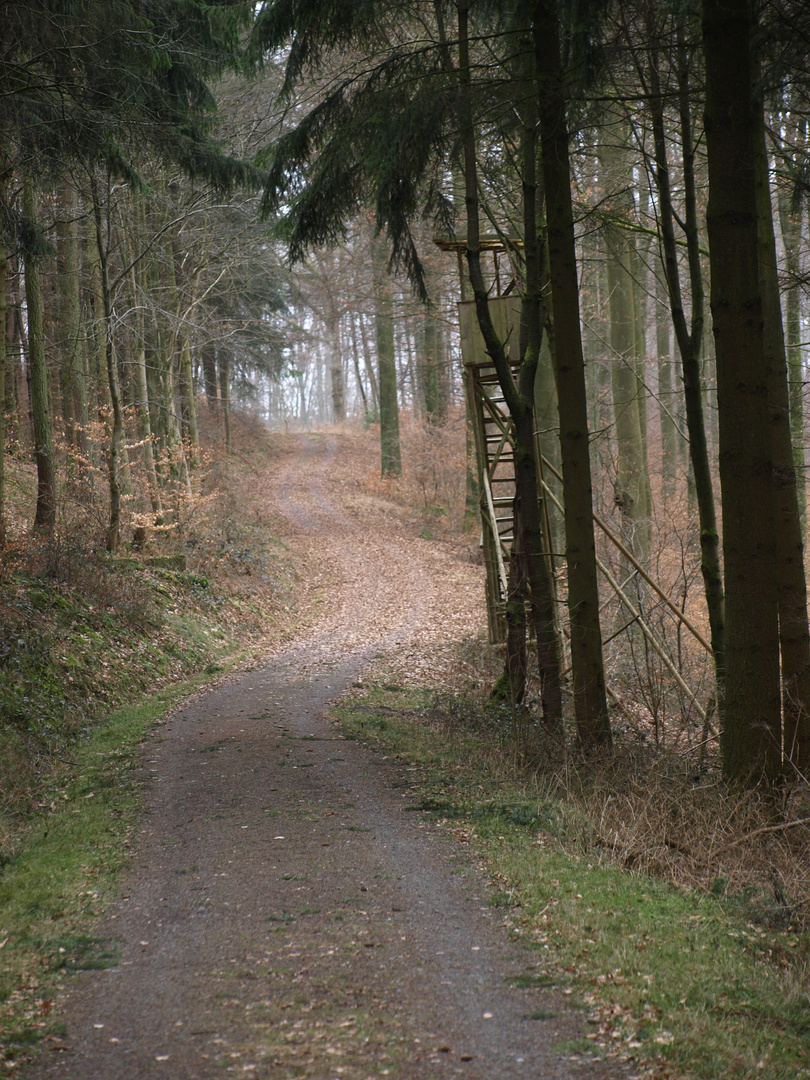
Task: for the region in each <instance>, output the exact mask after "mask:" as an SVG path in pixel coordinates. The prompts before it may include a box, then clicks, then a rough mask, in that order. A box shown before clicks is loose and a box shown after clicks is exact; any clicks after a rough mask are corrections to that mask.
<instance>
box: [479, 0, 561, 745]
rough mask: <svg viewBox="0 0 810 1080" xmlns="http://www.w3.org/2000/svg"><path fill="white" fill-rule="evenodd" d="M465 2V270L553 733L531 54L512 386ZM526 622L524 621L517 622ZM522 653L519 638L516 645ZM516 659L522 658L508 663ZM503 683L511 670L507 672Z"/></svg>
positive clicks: (555, 679)
mask: <svg viewBox="0 0 810 1080" xmlns="http://www.w3.org/2000/svg"><path fill="white" fill-rule="evenodd" d="M468 10H469V4H468V3H466V2H462V3H460V4H459V6H458V19H459V83H460V85H459V96H458V110H459V128H460V130H461V139H462V146H463V152H464V180H465V189H466V197H465V203H466V207H467V266H468V268H469V274H470V284H471V286H472V290H473V296H474V298H475V309H476V314H477V316H478V325H479V328H480V330H481V334H482V336H483V339H484V343H485V345H486V349H487V353H488V355H489V357H490V359H491V360H492V363H493V365H494V367H495V371H496V372H497V376H498V383H499V385H500V388H501V391H502V393H503V396H504V399H505V401H506V404H507V406H508V408H509V412H510V414H511V416H512V423H513V425H514V456H515V510H514V521H515V540H514V542H513V557H515V558H518V559H520V560H522V561H524V563H525V572H526V578H527V582H528V585H529V589H530V592H531V596H530V603H531V612H532V622H533V624H534V628H535V633H536V637H537V660H538V672H539V677H540V697H541V703H542V708H543V718H544V720H545V722H546V724H547V725H548V727H549V728H550V729H552V730H559V729H560V728H561V726H562V690H561V682H560V650H559V642H558V639H557V627H556V611H555V605H554V594H553V589H552V586H551V579H550V574H549V565H548V562H547V556H546V553H545V552H544V550H543V531H542V521H541V511H540V505H541V499H542V497H543V495H542V491H541V488H540V485H539V483H538V478H537V458H536V452H535V441H534V428H535V425H534V384H535V376H536V373H537V364H538V361H539V359H540V349H541V345H542V335H543V322H544V314H545V312H544V311H543V308H542V304H541V285H542V282H543V276H544V275H543V270H542V262H541V251H540V244H539V241H538V236H537V219H538V212H539V210H540V207H541V205H542V198H541V197H540V193H539V191H538V186H539V185H538V179H537V174H536V169H537V111H536V81H535V56H534V49H533V47H532V42H531V40H529V41H527V42H524V43H523V44H524V48H523V61H524V64H525V69H526V70H525V72H524V82H523V86H522V94H521V109H520V112H521V114H522V115H521V120H522V124H521V173H522V177H521V179H522V189H523V232H524V236H523V242H524V253H525V261H526V292H525V295H524V299H523V305H522V315H521V323H522V329H521V345H522V349H521V352H522V355H521V362H520V373H519V376H518V383H517V385H515V381H514V378H513V376H512V371H511V367H510V364H509V360H508V357H507V355H506V351H505V349H504V346H503V343H502V342H501V341H500V339H499V338H498V335H497V333H496V331H495V327H494V325H493V322H492V315H491V313H490V310H489V300H488V296H487V287H486V284H485V282H484V277H483V274H482V271H481V249H480V225H479V209H478V168H477V161H476V146H475V130H474V126H473V115H472V100H471V72H470V58H469V40H468V33H469V31H468ZM512 576H513V578H514V582H515V587H516V588H517V587H518V586H519V585H520V583H521V578H522V570H521V571H519V572H515V574H514V575H511V572H510V577H512ZM518 600H519V601H520V605H521V608H522V605H523V603H524V601H523V597H522V595H521V596H519V597H518V595H517V594H515V595H514V596H513V593H512V589H511V588H510V595H509V598H508V605H507V619H508V620H509V619H510V618H511V619H513V620H514V619H518V620H519V619H520V618H521V613H520V612H517V611H513V610H511V609H512V607H513V605H514V604H515V603H516V602H517V601H518ZM522 617H523V618H525V616H522ZM517 645H518V647H519V639H518V640H517ZM512 659H513V660H516V661H519V659H520V653H519V652H516V653H515V655H514V656H513V657H512ZM507 666H508V669H509V668H511V667H512V665H511V664H508V665H507ZM507 677H508V678H510V679H511V678H512V677H513V676H512V672H511V671H510V670H507Z"/></svg>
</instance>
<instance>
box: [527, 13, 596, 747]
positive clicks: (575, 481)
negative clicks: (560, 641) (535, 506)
mask: <svg viewBox="0 0 810 1080" xmlns="http://www.w3.org/2000/svg"><path fill="white" fill-rule="evenodd" d="M534 19H535V23H534V31H535V49H536V52H537V70H538V72H539V73H541V79H540V81H541V85H540V93H539V104H540V131H541V142H542V158H543V175H544V178H545V191H546V218H547V224H548V248H549V278H550V282H551V301H552V309H553V324H554V342H553V350H554V361H555V369H556V374H557V394H558V397H559V410H560V445H561V452H562V472H563V490H564V492H565V544H566V558H567V563H568V610H569V618H570V632H571V663H572V678H573V694H574V712H575V716H576V724H577V736H578V739H579V742H580V744H581V745H582V746H583V747H584V748H586V749H591V748H594V747H596V746H600V745H603V746H610V745H611V742H612V738H611V732H610V720H609V717H608V710H607V699H606V693H605V673H604V668H603V662H602V632H601V629H600V625H599V588H598V583H597V578H596V545H595V542H594V534H593V495H592V491H591V464H590V453H589V448H588V398H587V390H586V386H585V363H584V357H583V352H582V337H581V333H580V319H579V283H578V281H577V263H576V249H575V238H574V215H573V207H572V203H571V168H570V162H569V156H568V130H567V124H566V103H565V97H564V86H565V79H564V75H563V71H562V63H561V58H560V40H559V31H558V28H557V10H556V4H555V3H554V2H553V0H538V2H537V3H536V4H535V8H534Z"/></svg>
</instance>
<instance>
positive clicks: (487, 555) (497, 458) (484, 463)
mask: <svg viewBox="0 0 810 1080" xmlns="http://www.w3.org/2000/svg"><path fill="white" fill-rule="evenodd" d="M464 373H465V379H466V385H467V394H468V401H469V403H470V414H471V418H472V427H473V434H474V437H475V449H476V459H477V461H478V484H479V495H480V507H481V522H482V546H483V549H484V563H485V566H486V571H487V581H486V595H487V614H488V622H489V640H490V642H492V643H493V644H498V643H500V642H503V641H505V640H506V617H505V616H506V593H507V576H508V567H509V557H510V555H511V551H512V543H513V541H514V536H515V519H514V508H513V504H514V496H515V447H514V424H513V422H512V417H511V416H510V414H509V409H508V407H507V405H506V402H505V401H504V397H503V393H502V391H501V388H500V386H499V384H498V377H497V375H496V373H495V367H494V365H493V364H492V362H491V361H490V360H489V359H487V360H485V361H473V362H470V363H467V364H465V365H464Z"/></svg>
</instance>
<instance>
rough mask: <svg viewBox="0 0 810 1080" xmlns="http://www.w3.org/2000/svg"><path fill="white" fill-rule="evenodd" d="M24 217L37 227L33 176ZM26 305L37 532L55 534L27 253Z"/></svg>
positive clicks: (39, 323) (35, 298)
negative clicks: (35, 476) (35, 473)
mask: <svg viewBox="0 0 810 1080" xmlns="http://www.w3.org/2000/svg"><path fill="white" fill-rule="evenodd" d="M23 214H24V215H25V218H26V219H27V222H28V224H29V228H30V229H32V230H33V229H36V227H37V198H36V192H35V190H34V184H33V182H32V180H31V179H30V177H28V176H26V177H24V179H23ZM25 302H26V307H27V309H28V369H29V372H30V375H31V420H32V426H33V430H34V457H35V460H36V465H37V508H36V513H35V515H34V532H38V533H44V534H45V535H46V536H51V535H53V531H54V527H55V525H56V467H55V463H54V457H53V436H52V433H51V406H50V400H49V395H48V371H47V365H46V360H45V335H44V329H43V306H42V284H41V281H40V275H39V258H38V257H37V256H36V254H35V253H34V252H32V251H31V250H28V251H26V253H25Z"/></svg>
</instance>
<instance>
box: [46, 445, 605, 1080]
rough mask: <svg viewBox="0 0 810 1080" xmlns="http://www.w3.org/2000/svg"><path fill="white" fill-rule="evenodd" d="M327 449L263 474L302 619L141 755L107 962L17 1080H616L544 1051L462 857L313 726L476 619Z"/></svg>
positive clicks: (367, 761) (361, 755) (552, 1019)
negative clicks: (296, 632)
mask: <svg viewBox="0 0 810 1080" xmlns="http://www.w3.org/2000/svg"><path fill="white" fill-rule="evenodd" d="M340 450H341V440H340V438H339V437H336V436H323V437H302V438H300V439H299V440H298V441H297V453H296V454H295V455H290V456H289V457H288V458H286V459H285V460H284V463H283V465H282V467H281V469H280V470H279V471H277V473H276V474H275V475H274V476H272V477H270V478H268V479H267V480H266V483H267V490H266V497H267V498H268V499H271V498H273V499H275V500H276V503H277V507H276V510H277V513H278V514H279V515H280V516H281V517H283V518H284V520H285V521H286V525H285V529H286V531H287V535H288V537H289V539H290V542H291V543H294V544H296V545H298V546H299V547H300V548H301V549H303V550H305V551H306V552H307V553H308V555H307V559H308V561H309V565H310V568H311V571H312V575H311V577H312V579H313V580H315V584H316V588H318V589H320V591H321V593H322V601H323V602H322V604H321V609H322V610H321V611H320V614H319V615H318V616H317V617H316V619H315V621H314V624H312V625H311V626H310V628H309V630H307V632H306V633H305V634H304V635H303V636H301V637H299V638H298V639H296V640H295V641H293V642H292V643H291V644H289V645H287V646H285V647H284V648H283V649H281V650H280V651H278V652H277V653H276V654H275V655H274V656H272V657H270V658H268V659H267V660H266V662H264V663H262V664H261V665H260V666H259V667H257V668H256V669H254V670H252V671H249V672H247V673H244V674H242V675H239V676H237V677H232V678H229V679H228V680H226V681H225V682H224V683H223V684H222V685H220V686H219V687H218V688H216V689H214V690H212V691H210V692H209V693H206V694H204V695H201V696H200V697H198V698H197V699H195V700H194V701H193V702H191V703H189V704H188V705H187V706H186V707H185V708H183V709H181V710H179V711H177V712H175V713H174V714H173V715H171V716H170V717H169V718H168V719H167V721H166V722H165V724H164V725H163V726H162V727H161V728H160V731H159V734H158V736H156V737H155V739H154V740H152V741H151V742H150V743H149V745H148V747H147V761H146V763H145V766H144V769H145V778H146V791H147V796H146V814H145V823H144V827H143V830H142V835H141V838H140V841H139V846H138V850H137V856H136V858H135V860H134V864H133V867H132V870H131V872H130V874H129V876H128V880H127V881H126V882H125V889H124V892H123V895H122V898H121V900H120V901H119V902H118V903H117V904H116V905H115V906H114V908H113V910H112V911H111V912H110V913H109V915H108V916H107V918H106V919H105V922H104V925H103V926H102V928H101V933H102V934H104V935H106V936H107V937H109V938H111V939H114V940H115V941H116V942H117V944H118V950H119V963H118V965H117V966H115V967H113V968H110V969H108V970H105V971H99V972H94V973H87V974H85V975H82V976H80V977H78V978H77V980H76V982H75V984H74V986H73V987H72V989H71V992H70V993H69V994H68V996H67V998H66V1001H65V1002H64V1003H63V1006H62V1018H63V1019H64V1021H65V1023H66V1026H67V1035H66V1037H65V1038H61V1039H59V1040H52V1042H51V1044H50V1048H49V1049H48V1050H46V1051H44V1052H43V1053H42V1055H41V1056H40V1058H39V1061H38V1062H37V1064H36V1066H35V1067H34V1068H33V1069H32V1070H31V1071H29V1072H28V1073H27V1075H28V1077H29V1080H38V1078H46V1077H49V1078H50V1077H60V1078H65V1080H117V1078H123V1080H141V1078H143V1080H147V1078H149V1080H152V1078H158V1077H159V1078H166V1080H194V1078H198V1080H208V1078H211V1077H219V1076H222V1075H245V1076H253V1077H258V1078H266V1080H282V1078H288V1077H309V1078H312V1080H371V1078H374V1080H377V1078H382V1077H386V1076H390V1077H395V1078H401V1080H411V1078H413V1080H421V1078H423V1077H425V1078H426V1077H456V1076H460V1077H465V1078H468V1080H511V1078H517V1077H522V1078H525V1077H531V1078H535V1077H536V1078H541V1077H542V1078H544V1080H554V1078H563V1077H591V1078H597V1077H599V1078H602V1077H609V1076H616V1075H618V1073H617V1072H616V1071H615V1070H614V1069H613V1068H612V1067H609V1066H607V1065H605V1064H601V1063H599V1062H595V1061H593V1060H591V1059H590V1058H588V1057H587V1055H585V1056H583V1055H578V1054H574V1053H572V1052H571V1051H570V1050H569V1051H567V1052H566V1051H565V1050H564V1049H561V1048H560V1047H561V1045H562V1044H564V1043H565V1042H566V1041H567V1040H570V1039H572V1038H575V1037H577V1036H579V1035H581V1034H582V1019H581V1016H580V1014H578V1013H575V1012H573V1011H572V1010H571V1009H569V1008H568V1007H567V1003H566V999H565V998H563V997H561V996H559V994H555V993H553V992H552V991H550V990H540V989H536V988H532V989H514V988H512V987H511V986H510V982H511V981H512V980H514V979H515V977H517V976H520V975H525V974H526V973H530V972H531V971H532V970H533V966H532V956H531V954H530V953H528V952H526V951H525V950H523V949H522V948H521V947H519V946H517V945H514V944H512V943H510V942H509V941H508V939H507V938H506V937H505V935H504V933H503V931H502V929H501V928H500V927H499V926H498V924H497V921H496V919H495V917H494V915H493V913H492V909H491V907H490V906H489V905H488V904H487V899H486V885H485V882H484V881H483V880H482V878H481V876H480V874H479V873H478V871H477V870H476V869H475V868H474V867H473V866H472V865H471V864H470V861H469V858H468V857H467V855H466V854H465V852H464V850H463V848H461V847H460V846H457V845H456V844H455V843H454V841H453V840H452V838H450V837H447V836H446V835H444V834H443V832H442V831H441V830H439V829H437V828H435V827H434V826H432V825H431V824H429V823H425V822H423V821H421V820H420V819H419V816H418V815H416V814H413V813H405V812H404V811H405V809H406V807H407V804H408V801H409V800H408V797H407V795H408V793H407V790H406V788H407V784H406V781H405V780H404V779H403V777H402V770H401V768H399V767H397V766H395V765H393V764H392V763H390V762H386V761H385V760H382V759H380V758H379V757H377V756H375V755H374V754H372V753H370V752H369V751H367V750H366V749H364V748H363V747H361V746H360V745H358V744H357V743H355V742H351V741H347V740H344V739H343V738H342V737H341V736H340V733H339V732H338V731H337V730H336V729H335V728H334V727H332V726H330V724H329V723H328V722H327V720H326V719H325V712H326V708H327V705H328V703H329V702H330V701H331V700H333V699H334V698H335V697H336V696H338V695H339V694H340V693H341V692H343V691H344V690H345V689H346V688H347V687H349V686H350V685H351V683H352V682H354V681H356V680H357V679H358V678H359V677H361V676H362V673H363V672H364V671H365V670H366V669H367V668H368V667H369V666H370V665H372V664H373V663H374V660H375V658H379V657H380V656H385V657H388V658H389V659H390V658H392V657H393V658H396V659H398V660H399V661H400V662H405V663H417V661H418V660H419V658H420V656H422V655H424V654H426V653H427V654H428V662H430V657H431V656H432V657H433V658H434V660H435V658H436V657H439V656H440V654H441V651H442V649H443V648H445V647H446V645H447V642H448V641H449V640H452V639H453V638H457V637H458V636H459V635H460V634H461V633H463V632H472V631H474V630H475V629H476V626H477V622H478V620H479V619H480V607H481V600H480V591H479V590H480V587H481V583H480V580H479V573H480V572H479V571H478V570H477V569H475V568H474V567H471V566H465V565H464V564H463V562H461V561H460V560H458V559H457V558H455V557H454V555H453V553H452V552H450V551H448V550H446V549H444V548H443V546H442V545H436V544H431V543H429V542H426V541H424V540H420V539H418V538H414V537H410V536H408V534H407V530H406V529H404V528H403V527H402V524H401V522H400V521H399V519H398V517H397V514H396V513H395V512H394V510H393V508H391V507H388V506H386V505H385V504H384V503H382V502H380V501H376V502H375V501H374V500H372V499H370V498H368V497H366V496H364V495H363V493H362V492H361V491H360V489H359V488H357V487H356V486H353V485H352V484H351V483H349V482H348V481H346V480H345V479H344V480H341V476H340V473H339V472H336V465H337V464H339V460H340V459H339V451H340ZM437 611H438V612H441V613H442V616H441V621H440V624H437V623H436V617H435V613H436V612H437Z"/></svg>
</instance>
